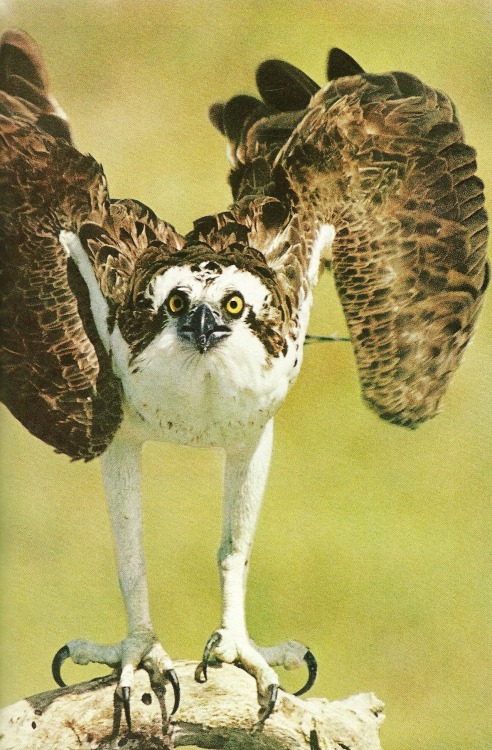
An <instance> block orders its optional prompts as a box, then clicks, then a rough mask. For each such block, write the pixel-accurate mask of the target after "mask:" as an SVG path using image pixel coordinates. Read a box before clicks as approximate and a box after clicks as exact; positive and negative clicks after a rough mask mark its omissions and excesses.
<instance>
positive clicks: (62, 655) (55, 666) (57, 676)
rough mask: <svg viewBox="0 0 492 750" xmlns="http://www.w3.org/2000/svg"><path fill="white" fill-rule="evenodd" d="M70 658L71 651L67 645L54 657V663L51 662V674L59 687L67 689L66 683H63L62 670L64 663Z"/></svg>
mask: <svg viewBox="0 0 492 750" xmlns="http://www.w3.org/2000/svg"><path fill="white" fill-rule="evenodd" d="M69 656H70V649H69V648H68V646H67V645H65V646H62V647H61V648H60V649H59V650H58V651H57V652H56V654H55V655H54V657H53V661H52V662H51V674H52V675H53V679H54V681H55V682H56V684H57V685H59V686H60V687H67V685H66V683H65V682H63V680H62V676H61V668H62V664H63V662H64V661H66V660H67V659H68V657H69Z"/></svg>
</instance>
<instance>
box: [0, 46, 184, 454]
mask: <svg viewBox="0 0 492 750" xmlns="http://www.w3.org/2000/svg"><path fill="white" fill-rule="evenodd" d="M21 73H22V76H21V75H20V74H21ZM23 76H25V78H24V77H23ZM0 79H1V80H2V82H3V84H4V86H5V87H6V89H7V90H6V91H1V92H0V112H1V113H2V114H1V115H0V141H1V147H2V151H1V163H0V195H1V199H0V201H1V203H0V217H1V221H0V273H1V302H0V304H1V308H0V321H1V336H2V359H1V383H2V400H3V401H4V403H5V404H6V406H7V407H8V408H9V409H10V411H11V412H12V413H13V414H14V416H16V417H17V419H19V421H21V422H22V423H23V424H24V425H25V426H26V427H27V429H29V431H30V432H32V433H33V434H34V435H36V436H37V437H39V438H41V439H42V440H44V441H45V442H46V443H48V444H49V445H52V446H53V447H54V448H55V449H56V450H57V451H59V452H63V453H66V454H67V455H69V456H70V457H71V458H84V459H86V460H87V459H90V458H93V457H94V456H97V455H99V454H101V453H102V452H103V451H104V450H105V449H106V448H107V446H108V444H109V443H110V442H111V439H112V437H113V436H114V434H115V432H116V430H117V428H118V426H119V424H120V421H121V416H122V407H121V394H120V385H119V382H118V380H117V379H116V377H115V375H114V373H113V370H112V367H111V362H110V358H109V356H108V354H107V352H106V351H105V349H104V347H103V345H102V343H101V341H100V339H99V336H98V334H97V331H96V328H95V325H94V321H93V317H92V314H91V311H90V305H89V295H88V292H87V287H86V284H85V283H84V282H83V280H82V279H81V277H80V274H79V272H78V270H77V268H76V267H75V264H74V263H73V262H72V261H71V260H69V259H67V255H66V252H65V250H64V249H63V247H62V245H61V244H60V242H59V240H58V235H59V232H60V230H61V229H65V230H69V231H75V232H79V233H80V234H81V236H83V237H84V238H85V240H86V242H87V245H88V248H90V249H91V250H92V248H97V252H98V253H99V254H98V256H97V258H96V260H97V268H98V278H99V280H100V283H101V287H102V289H103V291H104V293H105V294H107V297H108V300H109V301H111V302H112V303H113V305H114V309H115V308H116V307H117V305H118V304H119V305H122V304H124V302H125V300H126V297H127V296H128V288H127V286H128V282H129V279H130V277H131V276H132V274H133V270H134V265H135V263H136V262H137V261H138V258H139V256H140V255H141V254H142V253H143V252H145V251H147V252H148V251H149V249H150V248H152V246H153V243H154V244H155V242H156V241H157V242H159V241H160V246H163V243H166V242H168V241H169V242H170V243H172V244H173V245H174V246H179V245H180V244H182V240H181V239H180V238H179V236H178V235H177V234H176V233H175V232H174V231H173V230H172V228H171V227H170V226H169V225H166V224H165V223H164V222H161V221H159V220H158V219H157V218H156V217H155V215H154V214H153V212H152V211H150V209H147V208H146V207H145V206H143V205H142V204H139V203H138V202H137V201H113V202H112V203H110V201H109V198H108V193H107V188H106V180H105V177H104V173H103V171H102V168H101V166H100V165H99V164H97V162H96V161H95V160H94V159H93V158H92V157H90V156H83V155H82V154H80V153H79V152H78V151H77V150H76V149H75V148H73V147H72V146H71V145H70V144H69V143H68V138H65V137H63V136H62V137H54V136H53V135H51V134H50V132H53V130H54V128H53V127H52V126H53V122H54V118H55V117H56V119H60V118H58V116H57V115H54V114H53V112H54V105H53V104H52V101H53V100H52V99H51V97H50V96H49V94H48V91H47V89H46V86H47V75H46V72H45V69H44V64H43V63H42V58H41V56H40V54H39V51H38V50H37V47H36V45H35V44H34V42H32V40H30V39H29V37H27V35H25V34H23V33H20V32H7V34H6V35H5V37H4V40H3V42H2V46H1V48H0ZM19 81H23V82H24V83H25V85H24V83H22V84H21V83H19ZM21 86H22V92H23V93H24V94H25V97H29V98H20V97H19V96H15V92H16V91H18V90H20V89H21ZM31 94H32V96H31ZM48 114H49V115H50V118H51V119H49V120H48V124H49V127H48V128H45V127H44V126H45V124H46V117H45V115H46V116H47V115H48ZM67 128H68V126H67ZM58 130H61V128H58ZM66 133H68V129H66ZM95 236H97V237H98V238H101V237H103V238H104V239H105V244H104V245H103V246H102V247H100V246H99V245H98V244H97V242H95V241H94V240H93V239H90V238H92V237H95ZM105 251H106V254H104V253H105Z"/></svg>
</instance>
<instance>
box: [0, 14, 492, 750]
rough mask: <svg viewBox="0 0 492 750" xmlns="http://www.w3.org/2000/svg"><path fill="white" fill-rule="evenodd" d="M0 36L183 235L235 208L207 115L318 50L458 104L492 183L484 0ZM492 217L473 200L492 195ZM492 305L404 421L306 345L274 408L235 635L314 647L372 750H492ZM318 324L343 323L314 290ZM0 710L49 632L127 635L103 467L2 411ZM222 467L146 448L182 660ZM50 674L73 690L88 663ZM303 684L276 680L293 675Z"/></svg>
mask: <svg viewBox="0 0 492 750" xmlns="http://www.w3.org/2000/svg"><path fill="white" fill-rule="evenodd" d="M0 7H1V8H2V9H3V19H2V26H3V27H4V28H7V27H8V26H17V27H20V28H23V29H25V30H26V31H28V32H29V33H30V34H31V35H33V36H34V37H35V38H36V39H37V41H38V42H39V44H40V45H41V47H42V49H43V51H44V55H45V58H46V60H47V63H48V67H49V71H50V73H51V78H52V83H53V88H54V91H55V93H56V96H57V98H58V99H59V101H60V103H61V104H62V106H63V107H64V109H65V110H66V112H67V113H68V115H69V117H70V119H71V121H72V124H73V132H74V136H75V141H76V144H77V145H78V147H79V148H80V149H81V150H82V151H84V152H85V151H88V152H90V153H91V154H93V156H95V157H96V158H97V159H98V160H99V161H101V162H102V163H103V164H104V166H105V170H106V174H107V176H108V180H109V186H110V190H111V194H112V195H113V196H115V197H134V198H138V199H139V200H141V201H144V202H145V203H147V204H149V205H150V206H152V208H153V209H154V210H155V211H156V212H157V213H158V214H159V215H160V216H162V217H163V218H165V219H167V220H168V221H170V222H172V223H173V224H175V226H176V227H177V228H178V229H179V230H181V231H183V232H186V231H188V230H189V228H190V227H191V222H192V220H193V219H194V218H196V217H199V216H202V215H204V214H207V213H211V212H215V211H218V210H221V209H223V208H225V207H226V206H227V204H228V203H229V201H230V196H229V192H228V188H227V185H226V182H225V174H226V160H225V156H224V143H223V142H222V139H221V137H220V135H219V134H218V133H216V132H215V131H214V130H213V129H212V127H211V126H210V125H209V123H208V121H207V116H206V113H207V108H208V106H209V105H210V104H211V103H212V102H214V101H217V100H223V99H225V98H226V97H228V96H229V95H231V94H234V93H237V92H239V91H243V92H245V93H253V92H254V71H255V68H256V66H257V65H258V63H260V62H261V61H262V60H263V59H265V58H267V57H281V58H284V59H287V60H289V61H290V62H292V63H294V64H296V65H298V66H299V67H301V68H302V69H303V70H305V71H306V72H307V73H308V74H309V75H310V76H312V77H313V78H315V79H316V80H318V81H319V82H320V83H324V81H325V72H324V71H325V60H326V53H327V50H328V48H329V47H331V46H339V47H342V48H344V49H346V50H347V51H348V52H349V53H350V54H352V55H353V56H354V57H355V58H356V59H357V60H358V61H359V62H360V63H361V64H362V65H363V66H364V67H366V69H368V70H370V71H372V72H383V71H386V70H390V69H395V68H396V69H402V70H407V71H411V72H413V73H415V74H417V75H418V76H420V77H422V78H423V79H424V80H425V81H426V82H427V83H430V84H431V85H434V86H436V87H438V88H441V89H443V90H445V91H446V92H447V93H449V94H450V95H451V96H452V98H453V99H454V101H455V102H456V104H457V107H458V110H459V113H460V115H461V118H462V121H463V123H464V126H465V131H466V134H467V138H468V141H469V142H470V143H471V144H473V145H474V146H475V147H476V148H477V149H478V158H479V174H480V175H481V176H482V178H483V179H484V180H485V181H486V183H488V185H489V192H490V185H491V177H492V175H491V164H490V133H491V121H490V111H491V104H492V102H491V85H490V65H491V40H492V33H491V32H492V5H491V3H490V2H488V1H487V2H485V1H484V2H483V3H481V2H472V1H471V0H470V1H466V0H455V1H454V0H450V1H448V2H446V1H445V0H441V1H440V2H438V1H437V0H436V1H435V2H432V1H428V2H425V1H422V0H419V1H417V2H399V3H396V2H392V3H390V2H385V0H367V1H364V0H340V1H338V0H333V1H330V0H325V1H324V2H317V1H316V0H290V1H289V2H272V1H269V0H266V1H264V2H247V1H241V2H233V1H232V0H229V1H226V0H215V1H214V2H206V1H205V0H202V1H199V0H194V1H191V2H185V0H174V2H171V0H169V1H166V0H162V1H161V2H158V1H157V0H154V1H153V2H150V1H149V2H141V1H139V0H124V1H123V0H121V1H119V0H100V1H97V0H71V1H70V2H42V1H41V0H31V1H29V0H23V2H12V1H11V0H4V2H3V3H0ZM489 209H490V204H489ZM491 302H492V300H491V298H490V295H489V299H488V304H487V305H486V308H485V311H484V314H483V316H482V318H481V322H480V328H479V331H478V333H477V335H476V337H475V340H474V342H473V344H472V346H471V347H470V348H469V350H468V351H467V353H466V357H465V361H464V363H463V365H462V367H461V369H460V371H459V372H458V374H457V376H456V377H455V379H454V381H453V383H452V385H451V388H450V390H449V393H448V394H447V396H446V398H445V400H444V403H443V411H442V414H441V415H440V416H439V417H438V418H436V419H435V420H433V421H432V422H431V423H429V424H426V425H424V426H422V427H421V428H420V429H419V430H417V431H416V432H410V431H405V430H403V429H400V428H397V427H393V426H390V425H388V424H385V423H383V422H382V421H380V420H378V419H377V418H376V417H375V416H374V415H373V414H372V413H371V412H369V411H368V410H367V409H366V407H365V406H364V405H363V404H362V402H361V400H360V397H359V389H358V383H357V379H356V374H355V368H354V361H353V356H352V353H351V348H350V345H349V344H342V343H335V344H324V345H317V346H312V347H309V348H308V349H307V351H306V357H305V364H304V367H303V370H302V373H301V376H300V378H299V381H298V383H297V384H296V386H295V388H294V389H293V391H292V393H291V394H290V396H289V398H288V400H287V403H286V404H285V406H284V407H283V408H282V410H281V412H280V414H279V415H278V418H277V421H276V444H275V451H274V458H273V463H272V470H271V475H270V481H269V486H268V491H267V495H266V498H265V504H264V508H263V512H262V517H261V520H260V524H259V529H258V533H257V537H256V541H255V547H254V554H253V560H252V569H251V578H250V584H249V591H248V613H249V625H250V630H251V633H252V635H253V636H254V637H255V638H256V639H257V640H258V641H259V642H260V643H265V644H266V643H273V642H276V641H278V640H280V639H285V638H297V639H300V640H302V641H304V642H306V643H308V644H309V645H310V646H311V647H312V649H313V651H314V652H315V653H316V655H317V656H318V659H319V666H320V674H319V680H318V683H317V685H316V687H315V689H314V691H313V694H315V695H324V696H326V697H328V698H343V697H346V696H348V695H350V694H352V693H354V692H360V691H368V690H372V691H374V692H376V693H377V695H378V696H379V697H380V698H381V699H383V700H384V701H385V702H386V713H387V719H386V722H385V724H384V726H383V730H382V741H383V746H384V748H385V750H414V748H416V747H424V748H426V750H438V748H439V750H458V748H460V750H461V748H463V747H467V748H470V750H485V749H486V748H490V747H492V710H491V695H492V683H491V677H492V643H491V640H492V635H491V619H490V618H491V614H492V613H491V611H490V600H491V588H492V587H491V571H490V563H491V555H490V552H491V546H490V530H491V529H490V526H491V522H490V512H489V500H490V495H491V489H490V487H491V480H492V472H491V437H492V429H491V423H492V420H491V417H492V406H491V402H492V396H491V394H492V372H491V370H492V368H491V362H492V344H491V332H492V304H491ZM311 330H312V331H316V332H324V333H330V332H333V331H340V332H341V331H343V330H344V325H343V319H342V316H341V313H340V310H339V305H338V302H337V299H336V294H335V291H334V288H333V286H332V282H331V279H330V278H329V277H328V276H325V277H324V278H323V279H322V281H321V283H320V287H319V290H318V293H317V299H316V303H315V309H314V314H313V322H312V326H311ZM2 425H3V430H2V468H3V480H2V489H3V493H2V494H3V503H2V505H3V518H4V521H3V535H4V536H3V560H2V567H3V598H4V606H3V622H2V658H3V670H2V674H3V678H2V701H3V703H6V702H11V701H13V700H16V699H18V698H21V697H22V696H24V695H29V694H32V693H35V692H39V691H42V690H46V689H49V688H51V687H52V686H53V683H52V680H51V675H50V661H51V657H52V655H53V654H54V652H55V651H56V649H58V648H59V647H60V646H61V645H62V644H63V643H65V641H66V640H68V639H70V638H74V637H79V636H83V637H88V638H93V639H95V640H99V641H102V642H110V641H113V640H116V639H120V638H121V637H122V636H123V635H124V627H125V622H124V612H123V607H122V603H121V601H120V595H119V591H118V586H117V580H116V575H115V566H114V562H113V552H112V546H111V537H110V531H109V523H108V520H107V518H106V512H105V507H104V498H103V494H102V488H101V480H100V475H99V466H98V464H97V462H93V463H91V464H87V465H82V464H71V463H70V462H69V461H68V460H67V459H65V458H64V457H61V456H56V455H55V454H54V453H53V451H52V450H51V449H49V448H47V447H46V446H45V445H43V444H42V443H40V442H38V441H37V440H35V439H34V438H33V437H31V436H30V435H29V434H28V433H27V432H26V431H24V430H23V429H22V428H21V427H20V425H18V424H17V423H16V422H15V421H14V420H13V419H12V418H11V416H10V415H9V414H8V413H7V412H6V411H5V410H4V411H3V412H2ZM221 473H222V456H221V454H220V453H219V452H218V451H217V452H214V451H198V450H191V449H186V448H177V447H173V446H169V445H165V444H148V446H147V447H146V449H145V456H144V491H145V501H144V506H145V546H146V554H147V562H148V573H149V584H150V595H151V605H152V611H153V617H154V624H155V627H156V629H157V632H158V633H159V634H160V636H161V638H162V640H163V643H164V645H165V647H166V648H167V649H168V651H169V652H170V654H171V655H172V656H173V657H175V658H197V657H199V656H200V653H201V649H202V646H203V644H204V642H205V639H206V638H207V637H208V635H209V634H210V633H211V632H212V630H213V629H214V627H215V626H217V624H218V622H219V616H220V608H219V589H218V581H217V574H216V569H215V549H216V547H217V543H218V539H219V534H220V517H221ZM98 673H100V672H98V668H97V667H94V668H91V667H86V668H82V667H75V666H71V665H67V667H66V671H65V672H64V674H65V677H66V678H67V680H69V681H70V680H71V681H76V680H82V679H85V678H89V677H91V676H94V675H96V674H98ZM303 679H304V674H302V675H301V674H296V675H282V682H283V683H284V684H287V685H289V686H299V685H300V684H301V682H302V680H303Z"/></svg>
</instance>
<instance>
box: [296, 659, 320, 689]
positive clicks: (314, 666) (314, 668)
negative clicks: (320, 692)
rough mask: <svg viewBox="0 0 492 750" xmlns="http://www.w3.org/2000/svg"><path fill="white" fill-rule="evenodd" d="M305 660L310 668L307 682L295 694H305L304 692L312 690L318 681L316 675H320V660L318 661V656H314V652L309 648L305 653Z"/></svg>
mask: <svg viewBox="0 0 492 750" xmlns="http://www.w3.org/2000/svg"><path fill="white" fill-rule="evenodd" d="M304 661H305V662H306V664H307V668H308V678H307V682H306V684H305V685H304V687H302V688H301V689H300V690H298V691H297V692H296V693H294V695H304V693H307V691H308V690H311V688H312V687H313V685H314V683H315V682H316V677H317V676H318V662H317V661H316V657H315V656H314V654H313V652H312V651H309V649H308V650H307V651H306V653H305V654H304Z"/></svg>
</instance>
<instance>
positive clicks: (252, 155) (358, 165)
mask: <svg viewBox="0 0 492 750" xmlns="http://www.w3.org/2000/svg"><path fill="white" fill-rule="evenodd" d="M343 55H344V53H341V52H340V51H339V50H337V51H336V53H335V55H332V56H331V58H330V60H332V64H331V63H330V64H329V72H330V75H332V76H333V75H337V76H339V77H337V78H336V79H335V80H334V81H332V82H331V83H330V84H329V85H328V86H326V87H325V88H324V89H322V90H320V91H318V92H315V93H314V95H313V96H312V98H311V94H312V93H313V90H314V86H313V85H310V84H306V82H305V81H304V80H302V79H301V78H300V77H299V78H298V79H297V80H296V79H295V78H294V77H293V75H292V71H291V66H288V67H286V72H285V73H286V74H285V76H284V77H282V63H281V62H280V61H269V62H266V63H263V65H262V66H261V68H260V71H259V76H258V84H259V88H260V93H262V94H263V98H264V100H265V101H266V102H267V104H268V105H269V106H270V108H271V107H272V105H274V106H275V107H277V111H274V112H273V113H271V112H269V111H267V109H266V108H265V105H264V108H263V109H261V106H260V104H261V103H260V102H259V103H258V106H257V107H256V109H254V111H253V115H252V114H251V113H250V114H249V115H248V118H246V119H245V120H244V121H243V122H242V123H241V122H240V121H238V122H236V127H235V130H236V133H240V138H239V139H238V144H237V146H236V147H235V148H233V149H232V156H233V168H232V170H231V177H230V180H231V186H232V188H233V194H234V197H235V198H236V199H239V200H245V198H246V197H247V196H249V194H250V193H251V192H253V193H254V192H255V190H256V192H257V193H258V194H261V195H265V194H270V195H272V196H275V197H276V198H278V199H279V200H280V201H281V202H282V203H283V204H285V205H287V206H290V207H291V211H292V214H293V219H292V223H291V226H292V230H293V233H294V235H295V238H296V240H297V243H295V242H293V241H292V239H291V238H290V237H288V238H287V240H286V243H285V246H284V247H283V248H279V249H278V251H277V254H280V255H281V254H282V252H283V257H282V259H280V258H279V261H278V262H281V263H283V265H285V267H286V268H291V267H294V269H296V268H297V267H298V265H299V264H300V265H301V268H302V265H303V258H305V257H306V256H309V254H310V249H311V245H312V241H313V235H314V230H315V229H316V227H317V226H319V225H320V224H324V223H329V224H332V225H333V226H334V227H335V230H336V235H335V240H334V242H333V246H332V258H333V272H334V276H335V283H336V286H337V290H338V293H339V295H340V299H341V302H342V305H343V309H344V313H345V317H346V320H347V324H348V327H349V330H350V333H351V336H352V339H353V342H354V348H355V354H356V360H357V367H358V371H359V377H360V381H361V385H362V392H363V395H364V397H365V399H366V400H367V401H368V402H369V404H370V405H371V406H372V407H373V408H374V409H375V410H376V411H377V413H378V414H379V415H380V416H381V417H383V418H384V419H388V420H389V421H391V422H395V423H398V424H402V425H406V426H414V425H416V424H418V423H419V422H422V421H424V420H425V419H428V418H429V417H432V416H434V414H435V413H436V411H437V409H438V406H439V402H440V399H441V397H442V395H443V393H444V392H445V390H446V388H447V385H448V383H449V380H450V378H451V376H452V374H453V372H454V371H455V370H456V368H457V366H458V364H459V362H460V360H461V356H462V352H463V349H464V347H465V346H466V344H467V343H468V341H469V339H470V337H471V335H472V333H473V330H474V326H475V322H476V319H477V316H478V313H479V311H480V308H481V304H482V298H483V293H484V291H485V289H486V286H487V282H488V267H487V262H486V255H485V253H486V241H487V216H486V213H485V210H484V197H483V183H482V182H481V180H479V178H478V177H476V176H475V170H476V161H475V151H474V150H473V148H471V147H470V146H467V145H466V144H465V143H464V142H463V132H462V128H461V126H460V124H459V122H458V120H457V116H456V112H455V109H454V106H453V104H452V103H451V101H450V99H449V98H448V97H447V96H446V95H444V94H442V93H440V92H439V91H436V90H434V89H432V88H430V87H428V86H426V85H425V84H423V83H422V82H421V81H419V80H418V79H417V78H415V77H414V76H411V75H409V74H406V73H390V74H387V75H381V76H375V75H369V74H366V73H363V72H361V71H362V69H360V68H359V66H357V63H355V62H354V61H353V60H352V59H351V58H348V56H347V59H345V58H344V56H343ZM335 58H336V59H335ZM270 66H271V70H270ZM344 66H345V69H344ZM357 68H359V70H357ZM267 73H268V74H267ZM308 80H310V79H308ZM299 81H300V82H299ZM265 86H266V87H267V88H266V90H263V87H265ZM268 87H271V88H272V89H273V90H274V91H275V99H274V101H273V102H272V95H271V91H270V90H269V88H268ZM292 87H294V88H300V89H301V91H300V93H299V92H298V93H297V96H295V95H294V94H293V93H292V91H291V90H290V89H291V88H292ZM282 90H286V91H288V92H289V93H288V95H286V99H287V106H285V108H284V109H286V110H291V109H292V102H302V92H304V94H305V96H307V97H308V99H309V102H308V105H307V106H306V109H305V110H304V111H303V112H301V113H298V112H295V113H294V112H292V111H288V112H279V111H278V110H281V109H282V97H281V93H279V92H282ZM251 109H252V110H253V108H251ZM226 112H227V105H225V106H224V107H223V109H222V116H224V113H226ZM219 114H220V111H219V110H218V109H217V108H216V109H215V115H216V119H217V118H218V116H219ZM256 115H258V117H256ZM279 123H280V124H281V126H282V127H279ZM215 124H216V125H217V126H218V127H219V129H221V128H220V124H221V123H220V118H219V122H215ZM284 135H285V138H284V140H283V143H282V137H283V136H284ZM236 138H237V136H236ZM234 145H235V144H234V143H233V144H232V146H233V147H234ZM259 174H261V175H262V178H261V184H260V180H256V183H257V184H256V186H254V185H252V182H254V180H252V178H251V175H259ZM293 245H295V248H294V247H293ZM304 265H305V263H304ZM296 275H297V274H296V273H295V271H294V276H296Z"/></svg>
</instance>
